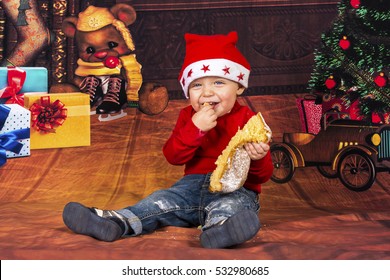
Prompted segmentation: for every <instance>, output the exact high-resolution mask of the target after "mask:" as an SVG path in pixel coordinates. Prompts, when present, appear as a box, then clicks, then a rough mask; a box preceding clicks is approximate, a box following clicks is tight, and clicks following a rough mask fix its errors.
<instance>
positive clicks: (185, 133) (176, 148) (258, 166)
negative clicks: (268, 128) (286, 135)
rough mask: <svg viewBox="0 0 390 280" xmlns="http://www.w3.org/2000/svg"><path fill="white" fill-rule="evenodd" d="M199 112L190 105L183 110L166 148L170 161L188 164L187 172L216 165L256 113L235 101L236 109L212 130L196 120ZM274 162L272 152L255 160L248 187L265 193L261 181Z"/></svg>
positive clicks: (251, 166) (268, 174)
mask: <svg viewBox="0 0 390 280" xmlns="http://www.w3.org/2000/svg"><path fill="white" fill-rule="evenodd" d="M194 113H195V111H194V109H193V108H192V106H187V107H185V108H184V109H182V110H181V111H180V115H179V118H178V120H177V122H176V126H175V128H174V129H173V131H172V135H171V136H170V138H169V139H168V140H167V142H166V143H165V145H164V147H163V153H164V155H165V157H166V159H167V160H168V162H169V163H171V164H173V165H182V164H184V165H185V169H184V174H185V175H188V174H207V173H209V172H212V171H214V169H215V168H216V165H215V161H216V160H217V158H218V156H219V155H220V154H221V153H222V151H223V150H224V149H225V148H226V146H227V145H228V143H229V141H230V139H231V138H232V137H233V136H234V135H235V134H236V132H237V131H238V129H239V128H242V127H244V125H245V124H246V122H247V121H248V120H249V119H250V118H251V117H252V116H253V115H255V113H254V112H253V111H251V110H250V109H249V108H248V107H246V106H242V105H240V104H239V103H238V102H236V103H235V104H234V107H233V109H232V111H231V112H230V113H229V114H226V115H224V116H222V117H220V118H218V119H217V126H216V127H214V128H213V129H211V130H210V131H208V132H203V131H200V130H199V129H198V128H197V127H196V126H195V124H194V123H193V122H192V116H193V115H194ZM272 171H273V164H272V160H271V155H270V153H269V152H268V154H267V155H266V156H265V157H264V158H262V159H261V160H252V161H251V165H250V169H249V173H248V178H247V180H246V182H245V184H244V187H246V188H248V189H251V190H254V191H256V192H258V193H260V192H261V184H262V183H265V182H266V181H268V180H269V178H270V177H271V175H272Z"/></svg>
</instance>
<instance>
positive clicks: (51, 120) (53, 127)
mask: <svg viewBox="0 0 390 280" xmlns="http://www.w3.org/2000/svg"><path fill="white" fill-rule="evenodd" d="M24 107H25V108H27V109H29V110H30V111H31V149H46V148H65V147H76V146H90V145H91V125H90V124H91V121H90V104H89V95H88V94H84V93H55V94H41V93H26V94H25V95H24Z"/></svg>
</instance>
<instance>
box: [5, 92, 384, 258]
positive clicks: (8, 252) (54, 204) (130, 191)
mask: <svg viewBox="0 0 390 280" xmlns="http://www.w3.org/2000/svg"><path fill="white" fill-rule="evenodd" d="M297 96H298V95H277V96H258V97H243V98H241V99H240V102H241V103H243V104H248V105H249V106H251V107H252V108H253V109H254V110H256V111H261V112H262V113H263V115H264V116H265V119H266V121H267V122H268V124H269V125H270V127H271V128H272V130H273V132H274V141H278V140H280V139H281V136H282V133H283V132H294V131H295V132H296V131H300V124H299V119H298V111H297V108H296V107H295V98H296V97H297ZM186 102H187V101H185V100H174V101H171V102H170V104H169V106H168V108H167V109H166V110H165V111H164V112H163V113H162V114H160V115H158V116H147V115H144V114H142V113H140V112H139V111H137V110H136V109H131V108H128V109H126V111H127V113H128V116H127V117H125V118H122V119H120V120H116V121H112V122H109V123H102V122H99V121H98V120H97V117H96V116H92V117H91V118H92V126H91V129H92V131H91V133H92V135H91V136H92V145H91V146H90V147H79V148H67V149H48V150H33V151H32V155H31V156H30V157H26V158H18V159H9V160H8V161H7V163H6V164H5V165H4V166H2V167H1V168H0V222H1V223H0V259H2V260H5V259H122V260H123V259H271V260H272V259H278V260H280V259H390V186H389V185H390V183H389V182H390V175H389V174H388V173H379V174H378V176H377V180H376V182H375V184H374V185H373V186H372V188H371V189H369V190H368V191H366V192H361V193H356V192H352V191H349V190H348V189H346V188H345V187H343V186H342V185H341V183H340V182H339V181H338V179H327V178H325V177H323V176H321V175H320V173H318V172H317V170H316V169H315V168H311V167H308V168H302V169H297V171H296V173H295V175H294V177H293V179H292V180H291V181H290V182H288V183H286V184H276V183H273V182H271V181H270V182H267V183H266V184H265V185H264V186H263V193H262V195H261V207H262V209H261V212H260V219H261V222H262V224H263V227H262V230H261V231H260V232H259V233H258V234H257V236H256V237H255V238H254V239H253V240H251V241H249V242H247V243H245V244H243V245H241V246H238V247H236V248H234V249H221V250H209V249H204V248H202V247H201V246H200V244H199V233H200V231H199V230H198V229H196V228H191V229H188V228H174V227H168V228H163V229H160V230H158V231H156V232H154V233H152V234H149V235H144V236H139V237H133V238H126V239H122V240H119V241H116V242H114V243H105V242H100V241H97V240H95V239H93V238H90V237H87V236H81V235H76V234H73V233H72V232H70V231H69V230H68V229H67V228H66V227H65V226H64V224H63V222H62V217H61V214H62V209H63V207H64V205H65V204H66V203H67V202H69V201H79V202H81V203H84V204H86V205H89V206H96V207H99V208H106V209H107V208H108V209H118V208H122V207H125V206H128V205H131V204H133V203H135V202H137V201H138V200H140V199H141V198H143V197H145V196H147V195H148V194H150V193H151V192H153V191H155V190H157V189H161V188H167V187H169V186H170V185H171V184H172V183H173V182H174V181H176V180H177V179H178V178H180V177H181V175H182V170H183V169H182V167H177V166H176V167H175V166H170V165H169V164H168V163H167V162H166V161H165V159H164V157H163V155H162V152H161V148H162V145H163V144H164V142H165V140H166V139H167V137H168V136H169V135H170V132H171V129H172V128H173V125H174V124H175V121H176V118H177V115H178V112H179V109H180V108H181V107H183V106H184V105H185V104H186Z"/></svg>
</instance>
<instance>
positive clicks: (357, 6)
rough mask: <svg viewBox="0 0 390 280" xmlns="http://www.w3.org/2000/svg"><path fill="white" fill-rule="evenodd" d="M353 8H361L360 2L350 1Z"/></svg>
mask: <svg viewBox="0 0 390 280" xmlns="http://www.w3.org/2000/svg"><path fill="white" fill-rule="evenodd" d="M350 3H351V6H352V8H355V9H357V8H359V7H360V0H351V1H350Z"/></svg>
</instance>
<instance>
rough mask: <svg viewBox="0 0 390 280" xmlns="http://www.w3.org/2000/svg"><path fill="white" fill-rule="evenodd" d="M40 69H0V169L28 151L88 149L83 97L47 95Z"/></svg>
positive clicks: (43, 72) (86, 104) (86, 106)
mask: <svg viewBox="0 0 390 280" xmlns="http://www.w3.org/2000/svg"><path fill="white" fill-rule="evenodd" d="M48 85H49V83H48V71H47V69H46V68H43V67H0V167H1V166H2V165H4V164H5V163H6V162H7V158H16V157H24V156H30V154H31V150H34V149H47V148H64V147H75V146H89V145H90V142H91V141H90V103H89V96H88V95H87V94H83V93H56V94H49V93H48Z"/></svg>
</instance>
